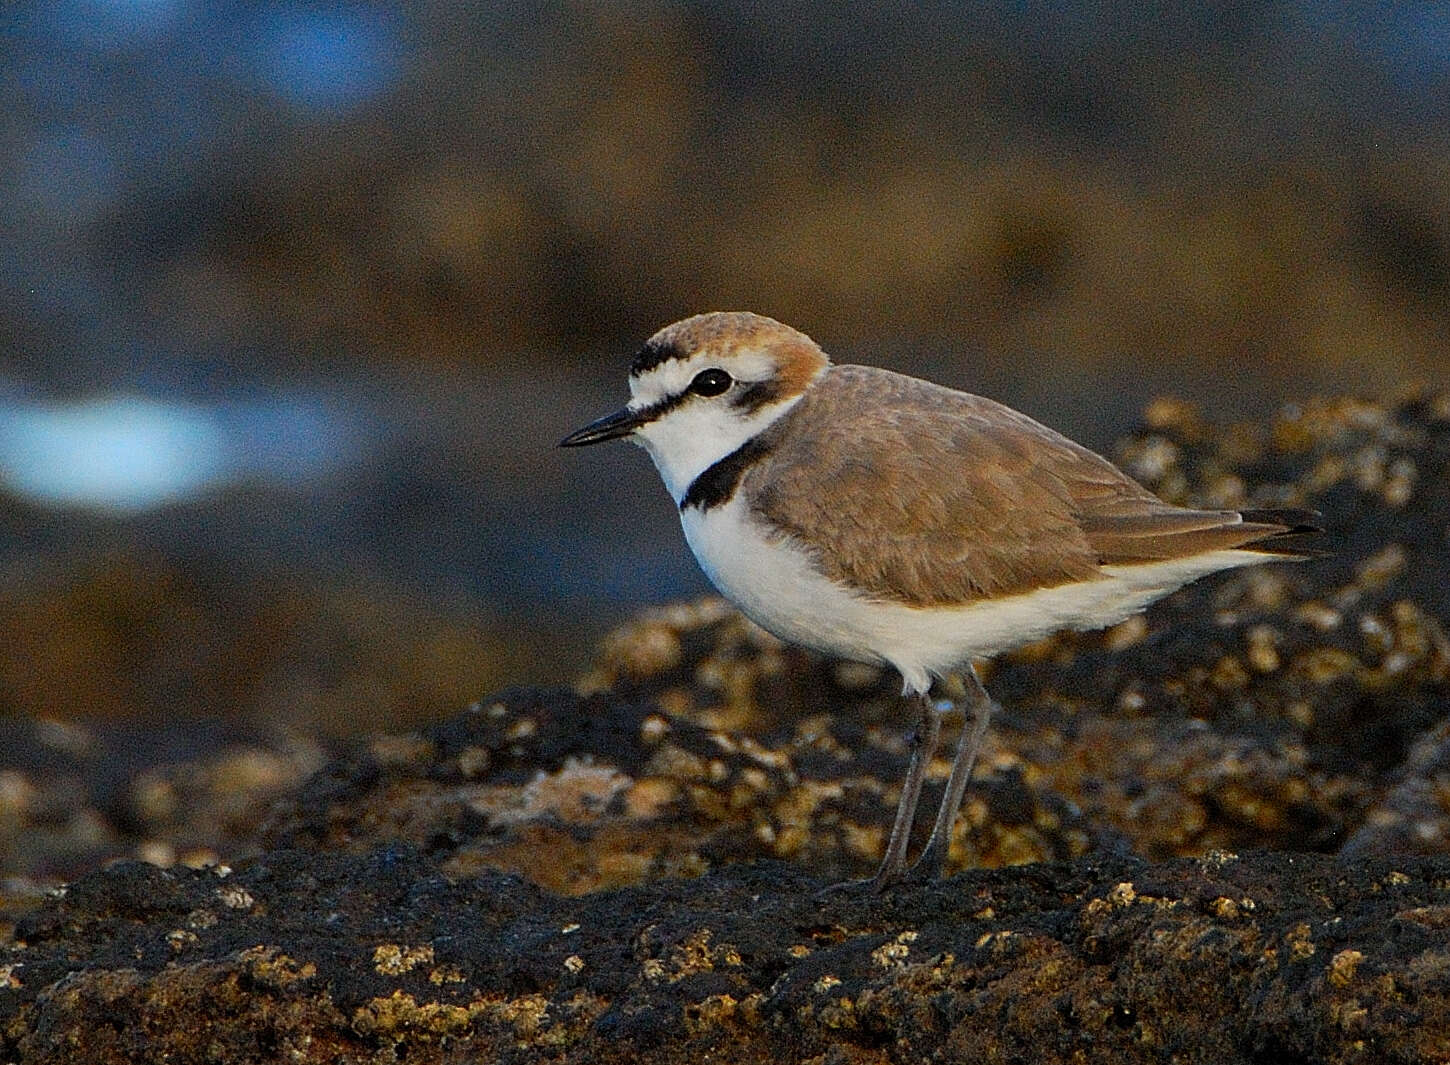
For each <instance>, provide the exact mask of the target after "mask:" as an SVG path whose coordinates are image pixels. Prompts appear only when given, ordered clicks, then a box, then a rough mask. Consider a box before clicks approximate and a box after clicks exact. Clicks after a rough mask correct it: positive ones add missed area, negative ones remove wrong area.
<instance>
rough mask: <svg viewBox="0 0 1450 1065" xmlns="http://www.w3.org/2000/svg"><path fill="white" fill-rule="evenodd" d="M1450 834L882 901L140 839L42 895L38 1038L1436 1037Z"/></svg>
mask: <svg viewBox="0 0 1450 1065" xmlns="http://www.w3.org/2000/svg"><path fill="white" fill-rule="evenodd" d="M1447 873H1450V863H1447V862H1445V861H1444V860H1438V861H1435V860H1427V859H1411V860H1407V861H1403V862H1392V861H1387V860H1379V859H1372V860H1367V861H1362V862H1355V863H1352V864H1351V863H1341V862H1339V861H1338V860H1336V859H1334V858H1330V857H1326V856H1322V855H1289V854H1258V855H1251V856H1246V857H1244V858H1242V859H1241V858H1237V857H1234V856H1232V855H1211V856H1209V857H1207V858H1204V859H1202V860H1190V859H1175V860H1173V861H1169V862H1165V863H1159V864H1156V865H1150V864H1148V863H1146V862H1143V861H1141V860H1137V859H1132V858H1110V859H1096V860H1094V859H1079V860H1076V861H1074V862H1056V863H1043V864H1036V865H1031V866H1023V867H1018V868H1014V869H1007V870H973V871H970V872H966V873H962V874H959V875H958V876H956V877H953V878H951V879H949V880H946V881H942V882H938V883H934V884H927V885H919V886H914V887H905V888H902V889H900V890H898V891H895V892H892V893H890V894H887V895H885V896H881V897H877V896H872V895H864V894H860V893H851V892H843V893H830V894H827V895H825V896H824V897H819V896H818V895H817V892H818V891H819V890H820V888H821V887H822V886H823V884H824V880H823V879H822V878H820V877H818V876H812V875H809V874H807V873H806V871H805V870H803V869H801V868H800V867H799V866H794V865H788V864H785V863H779V862H766V863H752V864H734V865H726V866H723V867H722V868H721V869H720V870H719V871H717V872H711V873H708V874H706V875H704V876H702V877H700V878H698V879H694V880H671V879H665V880H658V881H654V882H651V883H648V884H644V885H642V886H639V887H632V888H622V889H614V890H610V891H603V892H596V893H593V894H590V895H586V896H582V897H577V898H569V897H563V896H559V895H555V894H552V893H549V892H545V891H542V890H540V889H538V888H537V887H534V886H531V885H530V884H528V883H527V882H525V881H523V880H521V879H520V878H518V877H516V876H511V875H508V874H501V873H494V872H488V873H484V874H482V875H480V876H477V877H464V878H451V877H447V876H445V875H443V873H442V871H441V870H440V869H439V867H438V866H437V865H436V864H435V863H433V862H431V861H429V860H428V859H427V858H424V857H422V856H420V855H418V854H417V853H416V852H414V851H412V850H409V849H406V848H397V847H394V848H389V849H386V850H381V851H377V852H374V853H371V854H368V855H353V854H348V853H302V852H295V851H291V852H289V851H278V852H273V853H269V854H268V855H266V856H265V857H263V858H260V859H258V860H256V861H254V862H252V863H249V864H248V865H247V866H246V867H245V868H241V869H238V870H237V871H235V872H230V873H224V872H223V871H222V870H189V869H174V870H161V869H157V868H155V867H152V866H149V865H145V864H141V863H125V864H121V865H118V866H114V867H112V868H110V869H107V870H104V871H102V872H98V873H93V874H91V875H89V876H87V877H84V878H82V879H81V880H79V881H77V882H76V883H74V884H73V885H71V887H70V889H69V890H68V891H67V892H66V894H65V895H64V896H63V897H61V898H59V899H57V900H55V901H54V902H52V903H51V904H50V905H48V906H47V907H45V908H44V909H43V910H41V911H40V912H38V913H35V914H33V915H31V916H30V917H27V918H26V919H24V920H23V921H22V922H21V924H20V927H19V929H18V932H17V936H18V940H19V942H20V943H21V944H23V946H14V947H11V948H10V949H8V950H7V951H6V952H5V954H4V960H3V961H0V1057H3V1060H6V1061H19V1062H26V1063H42V1062H55V1063H60V1062H67V1063H69V1062H76V1061H85V1062H87V1063H89V1065H107V1063H111V1062H129V1061H136V1060H157V1061H160V1060H165V1061H173V1062H189V1061H203V1060H205V1061H221V1062H228V1063H243V1062H274V1061H294V1062H313V1061H316V1062H338V1061H354V1062H363V1061H368V1062H373V1061H377V1062H382V1061H401V1060H407V1061H409V1062H413V1063H428V1062H458V1061H513V1062H527V1061H545V1060H547V1061H551V1062H581V1063H582V1062H589V1063H594V1065H602V1063H608V1062H640V1061H644V1062H651V1061H654V1062H673V1061H697V1060H703V1059H705V1058H707V1057H710V1058H714V1059H718V1060H728V1061H734V1062H741V1063H749V1062H779V1061H808V1060H835V1061H851V1062H878V1061H879V1062H886V1061H925V1060H945V1061H992V1060H1003V1061H1005V1060H1033V1061H1037V1062H1043V1063H1051V1062H1075V1061H1082V1060H1096V1061H1113V1062H1122V1063H1131V1062H1139V1061H1142V1062H1161V1061H1164V1060H1174V1061H1179V1062H1186V1063H1193V1062H1205V1063H1209V1062H1211V1063H1214V1065H1232V1063H1234V1062H1262V1061H1270V1060H1274V1061H1284V1060H1294V1061H1316V1062H1360V1061H1384V1060H1395V1061H1436V1060H1444V1059H1443V1051H1444V1048H1445V1046H1446V1045H1450V987H1447V985H1446V982H1445V980H1444V972H1445V967H1446V965H1447V964H1450V937H1447V934H1446V930H1447V928H1450V893H1447V888H1446V880H1445V878H1446V875H1447Z"/></svg>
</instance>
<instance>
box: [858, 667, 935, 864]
mask: <svg viewBox="0 0 1450 1065" xmlns="http://www.w3.org/2000/svg"><path fill="white" fill-rule="evenodd" d="M915 698H916V701H917V706H918V707H919V709H920V713H921V717H920V719H919V720H918V722H917V726H916V731H915V732H914V733H913V734H912V737H911V761H910V762H909V763H908V764H907V767H906V780H905V781H903V782H902V785H901V801H900V802H899V803H897V805H896V821H895V823H893V824H892V826H891V839H890V840H888V841H887V843H886V854H885V855H884V856H883V857H882V859H881V868H880V869H878V870H876V875H875V876H874V877H872V878H871V888H872V889H873V890H875V891H880V890H882V889H883V888H885V887H886V886H887V885H888V884H893V883H895V882H896V881H898V880H900V879H901V874H902V873H903V872H905V871H906V844H907V842H908V841H909V840H910V839H911V825H912V822H913V821H915V819H916V804H917V802H918V801H919V800H920V799H921V785H922V783H923V781H925V780H926V767H927V766H929V765H930V764H931V759H932V755H934V754H936V745H937V740H938V738H939V737H940V736H941V715H940V714H939V713H938V712H937V709H936V705H935V704H934V703H933V702H932V701H931V698H930V696H928V695H927V694H926V693H925V692H922V693H920V694H918V695H917V696H916V697H915Z"/></svg>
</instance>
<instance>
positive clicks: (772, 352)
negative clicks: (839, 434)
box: [630, 311, 828, 396]
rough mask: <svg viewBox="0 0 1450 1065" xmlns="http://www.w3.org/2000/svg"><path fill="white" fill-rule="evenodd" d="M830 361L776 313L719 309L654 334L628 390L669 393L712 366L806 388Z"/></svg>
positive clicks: (638, 359) (639, 357)
mask: <svg viewBox="0 0 1450 1065" xmlns="http://www.w3.org/2000/svg"><path fill="white" fill-rule="evenodd" d="M827 361H828V360H827V359H826V356H825V354H824V353H823V352H822V351H821V349H820V348H819V347H817V346H816V343H815V341H813V340H811V338H810V337H808V336H806V335H805V334H804V333H802V332H800V331H799V330H796V329H792V328H791V327H790V326H788V325H783V324H782V323H780V322H777V321H776V320H775V319H773V318H766V317H765V316H763V315H759V314H751V313H750V312H748V311H715V312H711V313H709V314H697V315H695V316H694V317H693V318H686V319H684V320H683V321H679V322H675V323H674V324H673V325H667V326H665V328H663V329H661V330H660V331H659V332H658V333H656V334H655V335H654V336H652V337H650V339H649V340H648V341H647V342H646V343H645V345H644V347H643V348H641V349H640V351H639V353H638V354H637V355H635V358H634V362H633V363H632V365H631V366H630V391H631V392H632V393H633V394H634V395H636V396H641V395H646V394H647V395H650V396H661V395H671V394H674V393H677V392H679V391H682V390H683V389H684V388H686V387H687V386H688V385H689V383H690V381H691V379H692V378H693V377H694V376H695V374H697V373H699V372H700V371H701V370H703V369H706V368H707V367H710V366H716V367H719V368H721V369H723V370H725V371H726V372H727V373H729V374H730V375H731V376H732V377H735V378H737V379H739V380H748V381H763V380H766V379H767V378H771V377H780V378H782V379H786V380H789V381H792V382H794V381H797V380H798V381H799V382H800V384H801V386H802V387H804V384H805V382H807V381H808V380H809V379H810V378H812V377H814V376H815V374H816V372H817V371H819V370H820V369H821V368H823V367H824V366H825V365H826V364H827Z"/></svg>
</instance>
